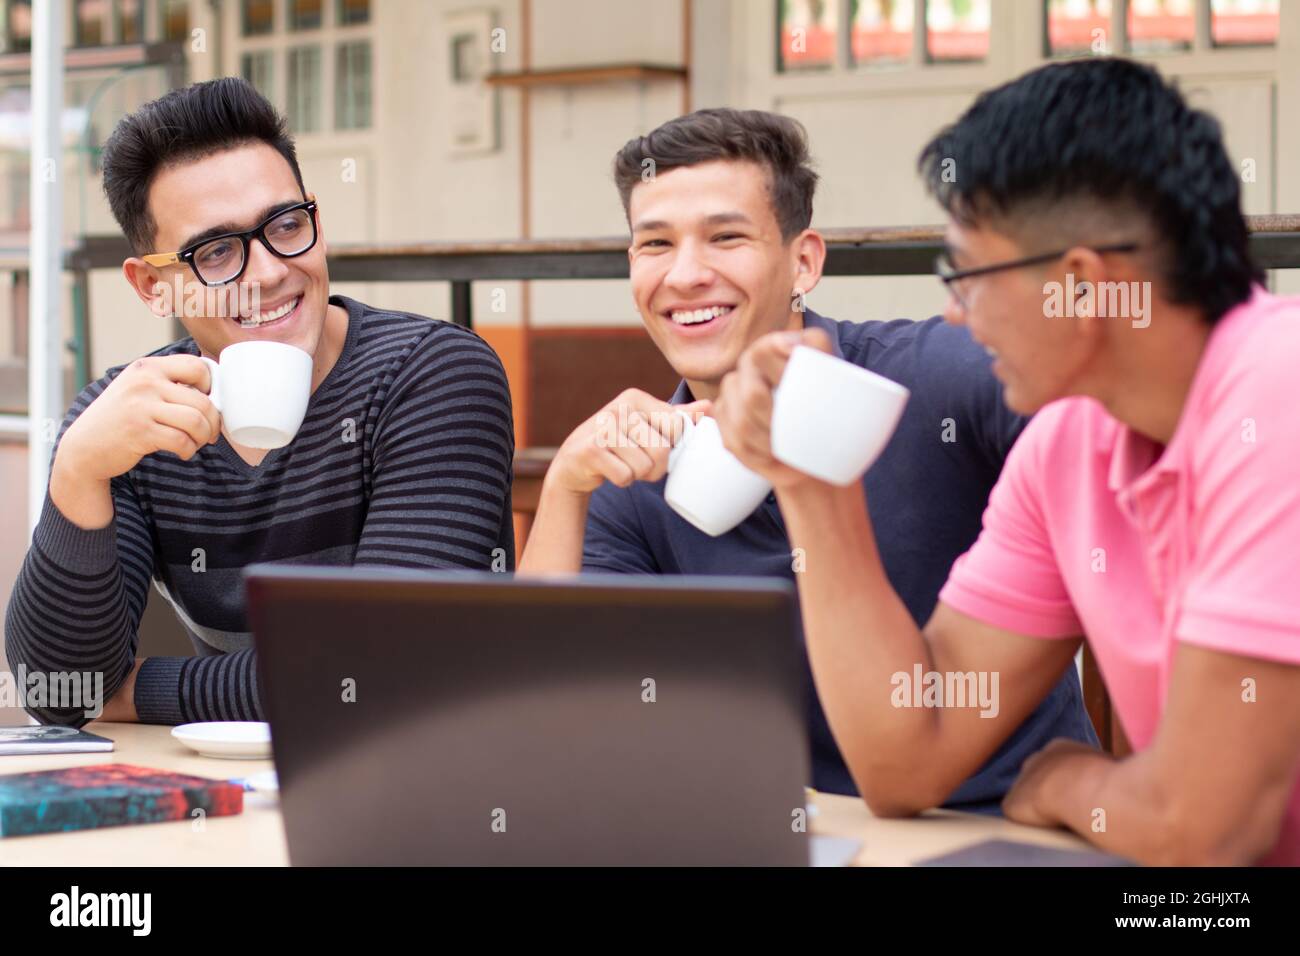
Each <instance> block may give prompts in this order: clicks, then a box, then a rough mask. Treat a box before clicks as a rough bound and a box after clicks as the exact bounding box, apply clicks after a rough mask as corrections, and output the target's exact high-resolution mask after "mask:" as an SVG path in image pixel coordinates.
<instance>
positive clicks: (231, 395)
mask: <svg viewBox="0 0 1300 956" xmlns="http://www.w3.org/2000/svg"><path fill="white" fill-rule="evenodd" d="M203 361H204V362H206V363H207V364H208V370H209V371H210V372H211V373H212V388H211V389H209V391H208V398H210V399H212V404H213V405H215V406H217V411H219V412H220V413H221V419H222V425H223V428H224V430H225V432H226V434H227V435H229V436H230V438H231V439H233V440H234V441H235V442H237V443H238V444H240V445H246V446H247V447H249V448H282V447H284V446H285V445H287V444H289V442H291V441H293V436H294V435H296V434H298V428H299V427H300V426H301V425H302V419H303V416H304V415H305V414H307V400H308V399H309V398H311V356H310V355H308V354H307V353H306V352H304V351H303V350H302V349H300V348H295V347H294V346H292V345H285V344H284V343H283V342H237V343H236V344H234V345H230V346H227V347H226V348H225V349H224V350H223V351H222V353H221V361H220V362H214V361H213V360H212V359H210V358H207V357H206V356H204V357H203Z"/></svg>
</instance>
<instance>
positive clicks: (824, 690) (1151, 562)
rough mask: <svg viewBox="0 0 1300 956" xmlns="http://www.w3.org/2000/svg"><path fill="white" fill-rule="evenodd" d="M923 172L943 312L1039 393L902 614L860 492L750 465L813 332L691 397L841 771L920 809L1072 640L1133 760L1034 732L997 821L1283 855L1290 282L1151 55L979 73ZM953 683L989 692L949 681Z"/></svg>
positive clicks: (1160, 859) (1296, 648) (1070, 649)
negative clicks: (795, 572) (1089, 664)
mask: <svg viewBox="0 0 1300 956" xmlns="http://www.w3.org/2000/svg"><path fill="white" fill-rule="evenodd" d="M920 168H921V171H922V174H923V176H924V177H925V179H926V182H927V185H928V186H929V188H930V190H931V192H932V193H933V194H934V195H935V197H936V198H937V199H938V200H939V202H940V204H941V205H942V206H943V207H944V209H945V210H946V211H947V213H948V215H949V226H948V231H947V246H948V253H947V256H946V257H945V260H946V261H944V262H942V263H941V265H940V267H939V272H940V276H941V278H943V279H944V281H945V283H946V284H947V285H948V288H949V292H950V298H949V302H948V305H947V307H946V310H945V317H946V318H947V319H948V321H950V322H953V323H957V324H964V325H967V326H968V327H969V328H970V330H971V333H972V335H973V336H974V337H975V338H976V339H977V340H979V341H981V342H982V343H984V344H985V346H986V347H987V348H989V350H990V351H991V352H993V353H994V354H995V356H996V362H995V364H994V372H995V373H996V374H997V375H998V377H999V378H1000V379H1001V380H1002V382H1003V384H1004V386H1005V391H1004V399H1005V401H1006V403H1007V405H1008V406H1010V407H1011V408H1012V409H1013V410H1016V411H1019V412H1022V413H1035V412H1036V413H1037V414H1036V415H1035V417H1034V418H1033V420H1032V421H1031V422H1030V424H1029V425H1028V427H1027V428H1026V430H1025V431H1024V433H1023V434H1022V436H1021V437H1020V439H1019V441H1018V442H1017V444H1016V445H1015V447H1014V448H1013V449H1012V451H1011V454H1010V456H1009V458H1008V459H1007V464H1006V466H1005V467H1004V469H1003V472H1002V476H1001V478H1000V480H999V482H998V484H997V486H996V488H995V489H994V491H993V494H992V496H991V499H990V501H989V506H988V509H987V511H986V512H985V515H984V527H983V531H982V533H981V535H980V537H979V539H978V541H977V542H976V544H975V545H974V546H973V547H972V548H971V550H970V551H969V552H967V553H966V554H965V555H964V556H963V557H961V558H959V559H958V561H957V562H956V564H955V565H954V566H953V569H952V572H951V574H950V576H949V579H948V583H947V585H946V586H945V587H944V589H943V591H942V593H941V594H940V603H939V606H938V608H937V609H936V611H935V613H934V615H933V616H932V617H931V619H930V621H929V622H928V623H927V624H926V626H925V628H924V629H923V630H920V631H919V630H917V628H916V626H915V625H914V624H913V622H912V619H911V617H910V616H909V615H908V613H907V610H906V608H905V607H904V606H903V605H902V603H901V602H900V601H899V600H898V598H897V596H896V595H895V594H894V593H893V591H892V590H891V589H890V586H889V583H888V581H887V579H886V577H885V574H884V572H883V570H882V568H881V564H880V560H879V557H878V555H877V551H876V546H875V539H874V535H873V532H872V528H871V524H870V521H869V519H868V516H867V509H866V507H865V504H864V502H863V498H862V495H861V492H860V490H859V489H858V487H857V486H856V485H853V486H850V487H849V488H847V489H841V488H836V487H833V486H830V485H826V484H824V483H821V482H819V481H816V480H814V479H811V478H809V477H807V476H805V475H802V474H800V473H798V472H795V471H793V470H792V469H790V468H788V467H786V466H784V465H782V464H780V463H779V462H776V461H775V460H774V459H773V458H772V457H771V452H770V447H769V445H768V427H769V423H770V416H771V407H772V405H771V390H772V388H773V386H774V384H775V383H776V382H777V381H779V380H780V376H781V372H782V371H783V369H784V366H785V361H786V358H787V357H788V355H789V353H790V350H791V349H792V348H793V346H794V344H795V343H797V342H799V341H803V342H805V343H807V344H812V345H815V346H818V347H824V345H825V343H824V342H822V341H820V339H819V338H818V337H817V336H816V335H815V334H814V333H807V332H806V333H803V336H802V338H801V336H800V334H799V333H778V334H776V335H772V336H768V337H766V338H764V339H760V340H759V341H757V342H756V343H755V344H754V345H753V346H751V348H750V349H749V350H748V351H747V353H746V354H745V356H744V357H743V358H742V359H741V362H740V365H739V367H738V369H737V370H736V372H734V373H732V375H731V376H730V377H729V378H728V379H726V380H724V382H723V385H722V390H721V395H720V398H719V402H718V405H717V416H718V420H719V423H720V424H721V426H722V430H723V433H724V436H725V438H726V440H727V445H728V447H729V448H731V449H732V451H733V452H735V453H736V454H737V455H738V456H740V457H741V458H742V460H744V461H745V462H746V463H747V464H749V465H750V467H752V468H754V469H756V470H758V471H760V472H762V473H763V474H765V475H766V476H767V477H769V478H770V479H771V480H772V482H773V484H774V485H775V486H776V493H777V499H778V501H779V503H780V506H781V510H782V514H783V516H784V518H785V521H786V524H787V527H788V529H789V532H790V538H791V543H792V544H793V545H794V546H795V547H798V548H803V549H805V552H806V562H805V564H806V571H804V572H803V573H802V574H800V575H799V576H798V577H799V590H800V596H801V599H802V603H803V614H804V626H805V630H806V632H807V641H808V650H809V656H810V659H811V661H812V667H813V673H814V676H815V678H816V681H817V685H818V691H819V693H820V696H821V699H822V702H823V705H824V706H825V709H826V713H827V716H828V718H829V721H830V725H831V728H832V729H833V731H834V733H835V736H836V739H837V741H838V743H839V745H840V748H841V750H842V751H843V753H844V756H845V758H846V760H847V763H848V766H849V768H850V770H851V771H852V773H853V776H854V779H855V781H856V783H857V784H858V787H859V789H860V791H861V793H862V794H863V796H864V798H865V799H866V801H867V803H868V804H869V806H870V807H871V809H872V810H873V811H875V812H876V813H878V814H884V815H899V814H910V813H915V812H918V811H920V810H923V809H925V808H928V807H932V806H937V805H938V804H940V803H942V802H943V800H944V798H945V796H946V795H947V794H948V793H949V792H950V791H951V790H952V789H953V788H954V787H955V786H956V785H957V784H958V783H960V782H961V781H962V780H963V779H964V778H965V777H966V776H967V775H968V774H969V773H970V772H971V770H972V769H973V768H974V767H976V766H978V765H979V764H980V763H981V762H982V761H983V760H984V759H985V758H986V757H987V756H988V755H989V754H990V753H991V752H992V751H993V750H994V749H995V748H996V747H997V746H998V745H999V744H1000V743H1001V741H1002V740H1003V739H1004V737H1005V736H1006V734H1007V733H1009V732H1010V730H1011V729H1012V728H1014V727H1015V726H1017V724H1018V723H1019V722H1020V721H1021V720H1023V719H1024V716H1025V715H1026V714H1027V713H1029V711H1031V710H1032V709H1033V708H1034V707H1035V706H1037V705H1038V703H1039V702H1040V701H1041V699H1042V697H1043V695H1044V694H1045V693H1046V692H1047V690H1048V688H1050V687H1051V686H1052V684H1053V683H1054V682H1055V681H1056V680H1057V678H1058V677H1059V675H1060V674H1061V672H1062V670H1063V669H1064V668H1066V667H1070V666H1072V664H1073V658H1074V656H1075V653H1076V652H1077V651H1078V649H1079V647H1080V645H1081V642H1082V641H1083V640H1087V641H1088V644H1089V646H1090V647H1091V648H1092V651H1093V653H1094V654H1095V656H1096V658H1097V661H1098V664H1099V666H1100V669H1101V673H1102V675H1103V678H1104V680H1105V682H1106V686H1107V688H1108V690H1109V692H1110V696H1111V699H1112V701H1113V703H1114V706H1115V710H1116V713H1117V715H1118V717H1119V720H1120V722H1121V724H1122V725H1123V728H1124V730H1125V732H1126V734H1127V735H1128V738H1129V740H1130V741H1131V742H1132V744H1133V747H1134V750H1135V753H1134V754H1133V755H1132V756H1129V757H1126V758H1124V759H1115V758H1112V757H1110V756H1108V755H1106V754H1103V753H1099V752H1097V751H1095V750H1091V749H1089V748H1086V747H1083V746H1080V745H1077V744H1074V743H1070V742H1066V741H1055V742H1053V743H1052V744H1050V745H1049V746H1048V747H1046V748H1045V749H1044V750H1043V751H1041V752H1040V753H1039V754H1037V755H1036V756H1034V757H1032V758H1030V760H1029V761H1027V762H1026V764H1025V766H1024V769H1023V771H1022V773H1021V776H1020V778H1019V780H1018V781H1017V783H1016V785H1015V786H1014V788H1013V789H1012V791H1011V792H1010V793H1009V794H1008V795H1007V797H1006V799H1005V801H1004V803H1003V810H1004V812H1005V813H1006V815H1007V816H1008V817H1010V818H1012V819H1014V820H1018V821H1020V822H1023V823H1030V824H1036V825H1040V826H1064V827H1068V828H1069V829H1071V830H1074V831H1075V832H1076V833H1078V834H1080V835H1081V836H1083V837H1084V838H1086V839H1087V840H1089V841H1090V842H1092V843H1094V844H1096V845H1097V846H1098V847H1100V848H1102V849H1104V850H1108V851H1111V852H1114V853H1118V854H1121V855H1123V856H1127V857H1129V858H1131V859H1134V860H1137V861H1139V862H1142V863H1149V864H1165V865H1181V864H1245V863H1255V862H1262V863H1283V864H1292V865H1294V864H1300V788H1298V787H1297V772H1298V770H1300V299H1294V298H1279V297H1274V296H1272V295H1269V294H1268V293H1267V292H1266V291H1264V290H1263V288H1262V287H1261V285H1260V283H1261V281H1262V277H1261V275H1260V274H1259V272H1258V270H1257V269H1256V268H1255V266H1253V265H1252V263H1251V260H1250V255H1249V251H1248V248H1247V233H1246V227H1245V223H1244V221H1243V219H1242V216H1241V212H1240V198H1239V189H1238V180H1237V176H1236V170H1235V169H1234V167H1233V164H1232V163H1231V161H1230V160H1229V159H1228V157H1227V154H1226V152H1225V150H1224V147H1223V143H1222V139H1221V137H1220V133H1219V127H1218V124H1217V123H1216V122H1215V121H1214V120H1213V119H1211V118H1210V117H1209V116H1207V115H1205V114H1204V113H1201V112H1198V111H1195V110H1192V109H1189V108H1188V106H1187V105H1186V103H1184V102H1183V100H1182V98H1181V96H1180V95H1179V94H1178V92H1177V91H1176V90H1174V89H1173V88H1172V87H1171V86H1169V85H1167V84H1166V83H1165V82H1164V81H1162V80H1161V79H1160V77H1159V75H1158V74H1157V73H1156V72H1155V71H1154V70H1152V69H1150V68H1148V67H1145V66H1141V65H1139V64H1135V63H1132V62H1127V61H1123V60H1113V59H1103V58H1097V59H1087V60H1078V61H1072V62H1070V63H1064V64H1055V65H1052V66H1048V67H1044V68H1042V69H1039V70H1035V71H1033V72H1031V73H1029V74H1026V75H1025V76H1023V77H1021V78H1020V79H1018V80H1016V81H1014V82H1012V83H1010V84H1007V85H1006V86H1003V87H1000V88H998V89H995V90H992V91H990V92H988V93H985V94H984V95H982V96H981V97H980V98H979V99H978V100H977V101H976V103H975V104H974V105H973V106H972V107H971V109H970V110H969V111H968V112H967V113H966V114H965V115H964V116H962V117H961V119H960V120H958V121H957V123H955V124H954V125H953V126H951V127H949V128H947V129H945V130H943V131H942V132H941V133H940V134H939V135H938V136H937V137H936V138H935V139H934V140H933V141H932V142H931V143H930V144H929V145H928V146H927V147H926V149H925V150H924V152H923V153H922V156H921V161H920ZM1040 409H1041V411H1040ZM941 412H942V410H937V411H936V414H940V413H941ZM943 432H944V427H943V423H942V421H941V420H938V419H937V420H936V421H935V426H934V434H935V440H936V441H941V440H944V436H943ZM956 438H957V440H958V441H960V440H962V436H960V435H958V436H956ZM846 440H849V438H848V436H846ZM849 492H852V493H849ZM991 678H996V679H991ZM962 679H968V680H971V682H972V683H970V684H969V685H966V686H975V682H976V681H978V685H979V686H980V687H993V688H996V689H997V692H998V695H999V697H1000V700H999V701H998V704H999V706H997V707H996V708H989V707H987V706H980V702H978V701H972V700H965V701H963V700H956V699H952V698H953V694H952V689H953V688H960V687H962V686H963V681H962ZM915 684H922V685H924V689H925V691H926V693H924V694H923V693H921V692H920V689H919V688H918V687H915V686H913V685H915ZM918 705H919V706H918Z"/></svg>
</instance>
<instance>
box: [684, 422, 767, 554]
mask: <svg viewBox="0 0 1300 956" xmlns="http://www.w3.org/2000/svg"><path fill="white" fill-rule="evenodd" d="M679 417H680V418H681V419H682V421H683V423H684V426H683V429H684V430H683V431H682V436H681V438H679V439H678V440H677V444H676V445H674V446H673V450H672V451H671V452H669V454H668V484H667V485H666V486H665V487H664V500H665V501H667V502H668V506H669V507H670V508H672V509H673V510H674V511H676V512H677V513H678V514H679V515H681V516H682V517H683V518H685V519H686V520H687V521H689V522H690V523H691V524H693V525H695V527H697V528H699V529H700V530H701V531H703V532H704V533H705V534H710V535H713V536H714V537H717V536H718V535H720V534H726V533H727V532H728V531H730V530H731V529H732V528H734V527H735V526H736V525H738V524H740V523H741V522H742V521H744V520H745V519H746V518H748V517H749V516H750V515H751V514H753V512H754V509H755V508H757V507H758V506H759V504H761V503H762V501H763V499H764V498H766V497H767V495H768V493H769V492H770V491H771V490H772V485H771V484H770V483H769V482H768V481H767V479H766V478H763V477H762V476H760V475H756V474H754V472H752V471H750V470H749V469H748V468H746V467H745V466H744V465H742V464H741V463H740V459H738V458H737V457H736V456H735V455H733V454H732V453H731V452H729V451H727V449H726V448H725V447H723V444H722V432H721V431H719V430H718V423H717V422H716V421H714V420H713V419H712V418H708V417H707V416H706V417H704V418H701V419H700V420H699V422H692V421H691V419H690V416H689V415H687V414H685V413H684V412H682V413H679Z"/></svg>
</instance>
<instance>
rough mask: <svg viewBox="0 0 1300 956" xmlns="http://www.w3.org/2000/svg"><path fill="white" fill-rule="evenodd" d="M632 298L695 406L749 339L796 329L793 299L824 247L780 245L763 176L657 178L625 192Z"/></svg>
mask: <svg viewBox="0 0 1300 956" xmlns="http://www.w3.org/2000/svg"><path fill="white" fill-rule="evenodd" d="M628 219H629V221H630V223H631V226H632V246H631V248H630V249H629V258H630V262H631V279H632V297H633V299H634V300H635V301H636V305H637V309H638V310H639V311H640V313H641V320H642V322H644V323H645V327H646V330H647V331H648V332H649V333H650V338H651V339H653V340H654V343H655V345H656V346H658V348H659V351H660V352H662V353H663V355H664V357H665V358H666V359H667V360H668V362H669V364H670V365H672V367H673V369H674V370H675V371H676V372H677V373H678V374H679V375H681V376H682V377H683V378H685V379H686V380H687V382H688V383H689V384H690V385H691V390H692V392H693V394H694V395H695V397H696V398H713V397H714V396H715V395H716V391H717V386H718V383H719V382H720V381H721V380H722V377H723V376H724V375H726V374H727V373H728V372H730V371H731V370H732V369H734V368H735V367H736V363H737V361H738V360H739V358H740V354H741V353H742V352H743V351H744V350H745V348H746V346H748V345H749V344H750V343H751V342H753V341H754V340H755V339H757V338H759V337H760V336H762V335H764V334H766V333H768V332H773V331H777V330H780V329H797V328H800V327H801V326H802V315H801V314H800V313H799V312H797V311H795V310H793V309H792V308H791V303H792V290H794V289H795V288H796V287H797V288H799V289H801V290H802V291H803V292H804V293H807V292H809V291H811V290H812V288H813V286H815V285H816V284H817V279H818V278H820V275H821V254H824V246H822V244H821V239H820V237H818V236H817V235H816V233H813V232H811V231H810V230H805V231H804V232H803V233H801V234H800V235H798V236H795V237H794V238H793V239H791V240H790V241H789V242H787V241H785V240H784V239H783V238H782V237H781V229H780V226H779V225H778V223H777V219H776V213H775V211H774V209H773V207H772V200H771V193H770V189H769V186H768V174H767V172H766V170H765V169H763V167H761V166H759V165H757V164H755V163H751V162H736V161H723V160H719V161H714V162H706V163H700V164H698V165H695V166H682V167H678V168H675V169H670V170H668V171H666V172H662V173H660V174H659V175H657V176H656V177H655V178H654V179H652V180H649V181H648V182H644V183H640V184H638V185H637V186H636V188H635V189H633V190H632V194H631V197H630V199H629V201H628Z"/></svg>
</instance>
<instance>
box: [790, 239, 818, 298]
mask: <svg viewBox="0 0 1300 956" xmlns="http://www.w3.org/2000/svg"><path fill="white" fill-rule="evenodd" d="M793 247H794V257H795V260H794V288H795V289H798V290H799V291H800V292H802V293H803V294H804V295H807V294H808V293H809V292H811V291H812V290H813V289H815V288H816V287H817V283H818V282H820V281H821V278H822V269H823V267H824V266H825V265H826V240H825V239H823V238H822V237H821V233H819V232H817V231H816V230H814V229H805V230H804V231H803V232H801V233H800V234H799V235H798V236H796V237H795V239H794V242H793ZM791 291H792V292H793V290H791Z"/></svg>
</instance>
